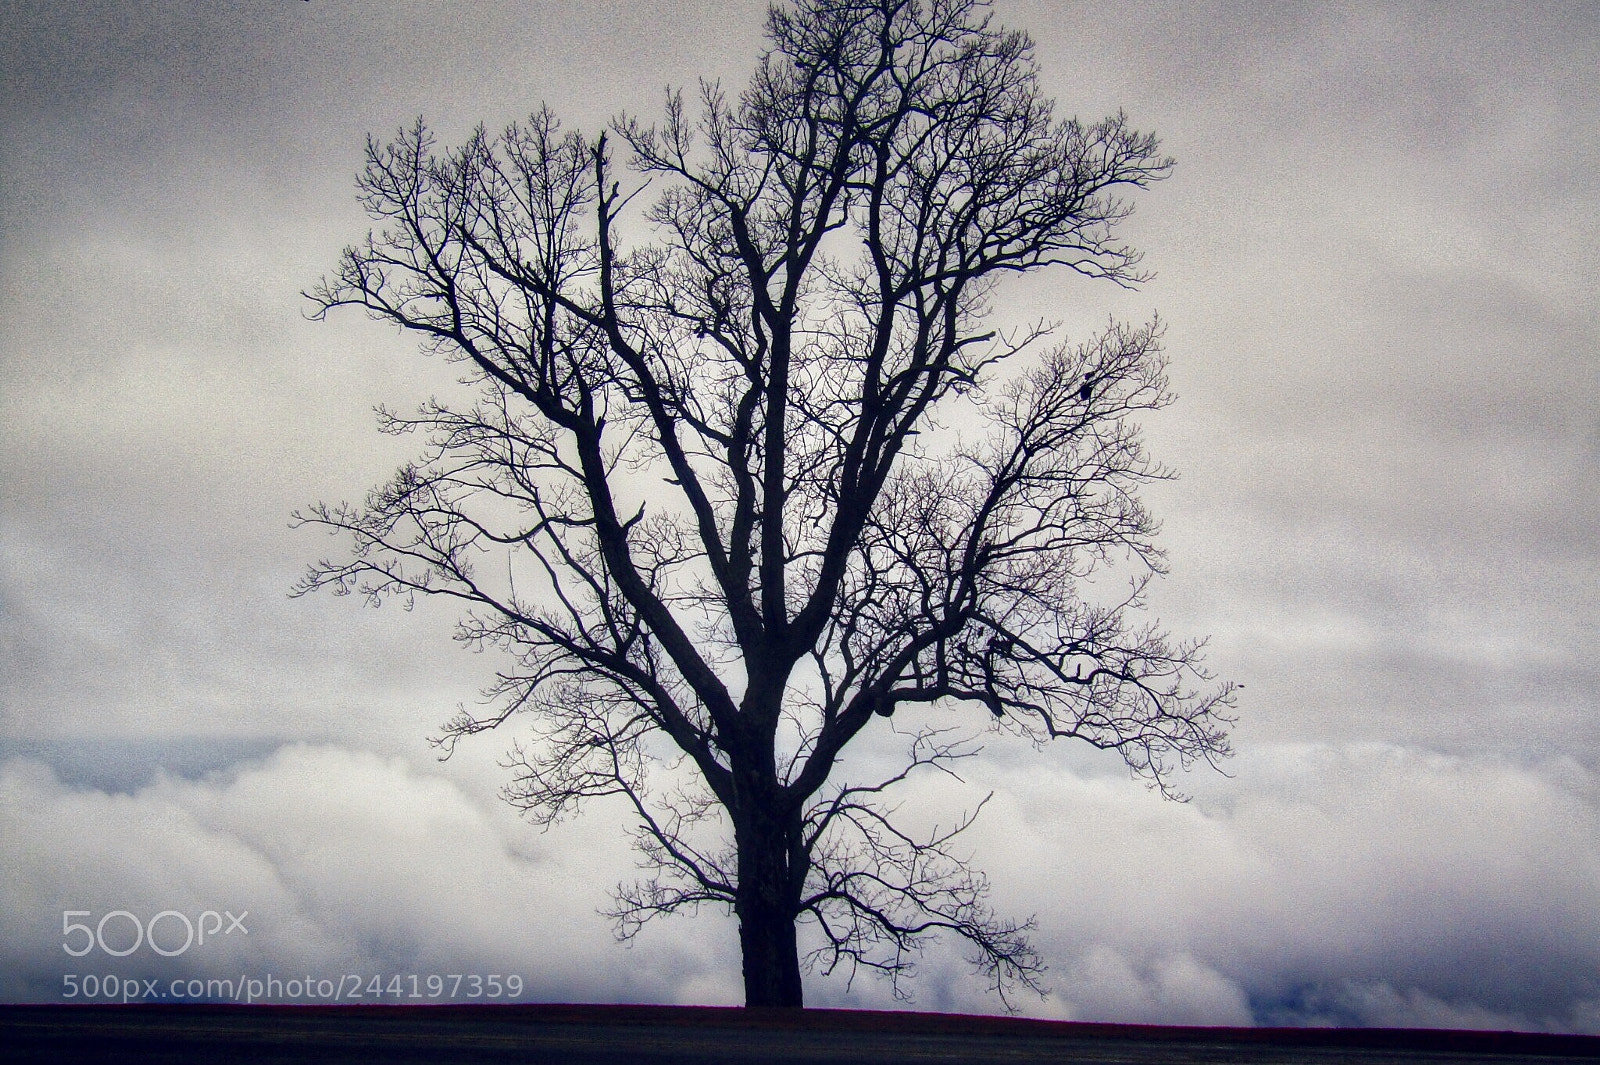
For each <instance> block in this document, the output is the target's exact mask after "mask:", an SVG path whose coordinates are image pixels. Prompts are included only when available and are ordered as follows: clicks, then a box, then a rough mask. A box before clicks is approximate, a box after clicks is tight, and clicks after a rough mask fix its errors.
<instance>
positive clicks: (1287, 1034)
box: [0, 1005, 1600, 1065]
mask: <svg viewBox="0 0 1600 1065" xmlns="http://www.w3.org/2000/svg"><path fill="white" fill-rule="evenodd" d="M0 1059H3V1060H5V1061H18V1062H47V1061H48V1062H87V1061H128V1062H151V1063H154V1062H163V1063H166V1062H172V1063H177V1062H227V1063H229V1065H236V1063H239V1062H247V1061H248V1062H256V1061H265V1062H336V1063H344V1062H368V1061H383V1062H417V1063H421V1062H429V1063H440V1062H451V1063H454V1062H500V1061H504V1062H513V1061H514V1062H519V1063H522V1065H539V1063H545V1062H550V1063H558V1062H559V1063H562V1065H568V1063H572V1065H602V1063H603V1065H612V1063H617V1065H621V1063H624V1062H627V1063H633V1062H642V1063H651V1065H668V1063H672V1065H679V1063H682V1065H689V1063H695V1065H699V1063H706V1065H721V1063H732V1062H769V1061H770V1062H780V1063H784V1065H822V1063H824V1062H826V1063H830V1065H833V1063H837V1065H856V1063H860V1065H868V1063H871V1065H915V1063H922V1062H947V1063H962V1065H967V1063H971V1065H987V1063H1001V1062H1006V1063H1016V1065H1030V1063H1044V1062H1126V1063H1155V1062H1164V1063H1173V1065H1187V1063H1192V1062H1216V1063H1222V1062H1240V1063H1252V1065H1254V1063H1269V1062H1270V1063H1289V1062H1294V1063H1300V1062H1316V1063H1324V1062H1360V1063H1374V1065H1375V1063H1380V1062H1385V1063H1386V1062H1394V1063H1402V1062H1404V1063H1416V1062H1486V1063H1487V1062H1497V1063H1505V1065H1511V1063H1518V1065H1520V1063H1525V1062H1563V1063H1570V1062H1575V1061H1600V1037H1594V1036H1569V1035H1530V1034H1519V1033H1512V1032H1445V1031H1416V1030H1385V1029H1301V1028H1166V1027H1152V1026H1143V1025H1111V1024H1068V1023H1064V1022H1059V1021H1035V1020H1027V1019H1022V1018H1005V1017H963V1016H952V1015H943V1014H918V1013H872V1012H865V1011H860V1012H857V1011H846V1010H807V1011H804V1012H800V1013H793V1012H788V1011H763V1010H741V1009H714V1008H708V1007H681V1006H551V1005H526V1006H411V1007H406V1006H227V1005H214V1006H209V1005H186V1006H167V1005H150V1006H140V1005H130V1006H0Z"/></svg>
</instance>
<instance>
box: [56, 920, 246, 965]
mask: <svg viewBox="0 0 1600 1065" xmlns="http://www.w3.org/2000/svg"><path fill="white" fill-rule="evenodd" d="M93 916H94V913H93V911H91V910H62V911H61V949H62V950H64V951H66V952H67V953H68V954H70V955H72V956H73V957H74V958H81V957H83V956H84V955H85V954H88V953H89V952H90V951H92V950H94V948H95V947H99V948H100V949H101V950H102V951H104V952H105V953H106V954H109V955H111V956H112V957H113V958H126V957H127V956H128V955H129V954H132V953H133V952H134V951H136V950H138V949H139V947H140V946H142V945H144V944H145V943H148V944H149V945H150V949H151V950H153V951H155V952H156V953H157V954H159V955H161V956H162V957H163V958H176V957H177V956H178V955H179V954H182V953H184V952H185V951H187V950H188V949H189V948H190V947H191V946H196V945H204V944H205V941H206V936H210V937H211V938H213V939H215V938H216V937H217V934H218V933H219V932H220V933H221V934H222V935H225V936H231V935H233V933H235V932H243V933H244V934H245V935H249V934H250V929H248V928H246V927H245V926H244V919H245V918H246V917H249V916H250V911H249V910H245V911H244V912H243V913H241V914H239V916H237V917H235V916H234V915H233V911H232V910H223V911H222V912H221V913H218V912H217V911H216V910H206V911H205V912H204V913H202V914H201V915H200V916H199V917H198V918H197V919H195V920H193V921H191V920H189V917H188V915H187V914H182V913H179V912H178V911H177V910H162V911H161V912H160V913H158V914H156V915H155V916H154V917H152V918H150V920H149V921H148V922H142V921H140V920H139V918H138V917H136V916H134V915H133V914H132V913H130V912H128V911H127V910H112V911H111V912H110V913H107V914H105V915H104V916H103V917H101V918H100V920H99V922H98V923H97V924H96V925H95V926H94V927H93V928H90V927H89V926H88V925H86V924H81V923H79V922H77V921H74V920H73V918H74V917H93ZM224 917H226V918H227V919H228V924H227V927H223V924H222V919H223V918H224ZM124 922H125V923H126V924H128V925H131V926H132V929H133V932H132V935H133V945H132V946H107V945H106V925H107V924H108V923H110V924H111V927H112V930H113V931H114V932H115V931H119V930H120V928H121V926H122V924H123V923H124ZM158 926H161V927H162V933H161V938H162V939H163V940H165V941H166V945H165V946H163V945H162V943H160V942H158V941H157V939H156V928H157V927H158ZM179 928H182V930H183V942H182V943H178V944H177V945H176V946H174V945H173V944H174V943H176V942H177V934H178V933H177V929H179ZM78 933H82V936H83V938H82V939H81V940H80V941H79V942H80V943H81V946H76V947H75V946H74V944H73V938H74V936H75V935H76V934H78ZM122 942H125V937H116V936H114V937H113V943H122Z"/></svg>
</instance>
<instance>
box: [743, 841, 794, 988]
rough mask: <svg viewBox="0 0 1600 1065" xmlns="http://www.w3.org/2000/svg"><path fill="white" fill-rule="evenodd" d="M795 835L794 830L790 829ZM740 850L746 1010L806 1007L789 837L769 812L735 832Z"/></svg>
mask: <svg viewBox="0 0 1600 1065" xmlns="http://www.w3.org/2000/svg"><path fill="white" fill-rule="evenodd" d="M795 828H796V831H798V826H795ZM735 833H736V836H737V839H738V847H739V884H738V899H737V902H736V903H735V904H734V910H735V912H737V913H738V915H739V947H740V951H741V953H742V954H743V956H744V1004H745V1005H746V1006H786V1007H790V1008H794V1009H798V1008H800V1007H801V1006H803V1005H805V1002H804V999H803V993H802V991H801V987H800V953H799V948H798V947H797V945H796V943H795V933H794V922H795V916H796V914H795V905H796V902H797V899H796V897H795V893H796V880H795V878H794V877H793V875H792V871H791V870H790V868H789V862H790V855H791V853H792V852H791V850H790V847H789V843H790V840H789V833H788V832H786V831H784V826H782V825H779V824H774V823H773V821H772V819H771V817H770V813H769V812H768V811H759V810H758V811H754V815H753V816H752V817H750V818H748V819H747V821H746V823H745V824H744V825H740V826H739V827H738V828H736V829H735Z"/></svg>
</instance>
